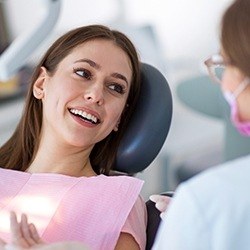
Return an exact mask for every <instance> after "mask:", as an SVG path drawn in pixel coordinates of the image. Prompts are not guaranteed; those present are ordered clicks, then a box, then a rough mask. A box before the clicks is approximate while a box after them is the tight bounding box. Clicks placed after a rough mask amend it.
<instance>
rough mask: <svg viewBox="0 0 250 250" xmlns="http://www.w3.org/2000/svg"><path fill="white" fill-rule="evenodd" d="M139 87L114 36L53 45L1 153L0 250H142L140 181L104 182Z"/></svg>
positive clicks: (80, 34) (131, 54) (96, 29)
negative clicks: (67, 248)
mask: <svg viewBox="0 0 250 250" xmlns="http://www.w3.org/2000/svg"><path fill="white" fill-rule="evenodd" d="M139 90H140V62H139V58H138V54H137V52H136V49H135V47H134V45H133V44H132V43H131V41H130V40H129V39H128V38H127V37H126V36H125V35H124V34H122V33H120V32H119V31H115V30H111V29H109V28H108V27H106V26H102V25H89V26H84V27H79V28H76V29H74V30H71V31H69V32H67V33H66V34H64V35H63V36H61V37H60V38H58V39H57V40H56V41H55V42H54V43H53V44H52V45H51V47H50V48H49V49H48V51H47V52H46V53H45V55H44V56H43V58H42V59H41V61H40V62H39V63H38V65H37V67H36V68H35V71H34V74H33V77H32V79H31V82H30V86H29V90H28V94H27V97H26V102H25V107H24V111H23V114H22V117H21V120H20V122H19V124H18V126H17V128H16V130H15V132H14V133H13V135H12V136H11V138H10V139H9V140H8V141H7V142H6V143H5V144H4V145H2V146H1V147H0V166H1V168H0V239H1V240H0V245H1V246H2V247H3V248H5V247H8V246H11V247H12V248H13V247H16V248H17V249H19V248H18V247H20V249H22V248H25V249H27V248H30V249H33V247H34V248H35V247H36V246H38V245H39V246H40V245H41V244H42V245H43V244H45V243H46V244H48V246H49V245H50V244H53V243H55V242H66V241H67V242H79V243H82V244H84V246H86V247H87V249H92V250H94V249H96V250H97V249H98V250H99V249H107V250H108V249H110V250H113V249H134V250H136V249H145V244H146V207H145V203H144V201H143V200H142V198H141V197H140V195H139V194H140V190H141V188H142V185H143V182H142V181H141V180H139V179H137V178H134V177H128V176H110V170H111V168H112V166H113V164H114V160H115V155H116V152H117V149H118V145H119V142H120V140H121V137H122V135H123V133H124V131H125V129H126V127H127V123H128V121H129V119H130V116H131V114H132V112H133V110H134V108H135V105H136V101H137V99H138V94H139ZM10 213H11V214H12V216H11V222H12V224H11V226H9V214H10ZM31 222H32V223H31ZM8 249H9V248H8ZM46 249H47V248H46ZM62 249H63V248H62ZM71 249H72V248H71ZM73 249H74V248H73Z"/></svg>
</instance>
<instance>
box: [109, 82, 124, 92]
mask: <svg viewBox="0 0 250 250" xmlns="http://www.w3.org/2000/svg"><path fill="white" fill-rule="evenodd" d="M109 89H111V90H113V91H116V92H117V93H119V94H123V93H124V92H125V91H124V87H123V86H122V85H121V84H118V83H114V84H111V85H109Z"/></svg>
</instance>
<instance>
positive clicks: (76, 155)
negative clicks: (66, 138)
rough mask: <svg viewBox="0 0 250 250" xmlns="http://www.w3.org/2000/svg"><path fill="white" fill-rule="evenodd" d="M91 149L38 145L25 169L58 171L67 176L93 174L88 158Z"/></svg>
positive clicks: (33, 171) (42, 171)
mask: <svg viewBox="0 0 250 250" xmlns="http://www.w3.org/2000/svg"><path fill="white" fill-rule="evenodd" d="M90 152H91V149H86V150H82V149H81V150H79V148H72V146H71V147H63V146H62V145H60V146H58V145H53V146H52V145H51V146H48V145H46V147H45V146H42V145H40V146H39V148H38V151H37V153H36V156H35V157H34V160H33V161H32V163H31V164H30V166H29V167H28V169H27V170H26V171H27V172H30V173H58V174H64V175H69V176H76V177H79V176H87V177H88V176H94V175H96V173H95V172H94V170H93V168H92V166H91V163H90V160H89V155H90Z"/></svg>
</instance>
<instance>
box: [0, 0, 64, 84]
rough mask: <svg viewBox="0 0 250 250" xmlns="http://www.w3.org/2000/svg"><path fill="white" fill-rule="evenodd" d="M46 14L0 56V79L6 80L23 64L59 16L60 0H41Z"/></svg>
mask: <svg viewBox="0 0 250 250" xmlns="http://www.w3.org/2000/svg"><path fill="white" fill-rule="evenodd" d="M41 2H42V3H43V4H44V5H45V6H46V15H45V17H44V18H43V20H42V21H41V22H40V23H39V25H37V27H35V28H34V29H32V30H30V31H28V32H26V33H24V34H22V35H20V36H18V37H17V38H16V39H15V40H14V41H13V42H12V43H11V44H10V46H9V47H8V48H7V49H6V50H5V51H4V52H3V53H2V55H1V56H0V81H7V80H8V79H10V78H11V77H12V76H13V75H15V74H16V73H17V72H18V70H19V69H20V68H21V67H22V66H23V65H24V64H25V62H26V60H27V59H28V57H29V56H30V55H31V54H32V53H33V51H34V50H35V49H36V48H37V47H38V45H39V44H40V43H41V42H42V41H43V40H44V39H45V38H46V36H47V35H48V34H49V33H50V32H51V30H52V28H53V27H54V26H55V24H56V21H57V19H58V17H59V13H60V7H61V0H43V1H41Z"/></svg>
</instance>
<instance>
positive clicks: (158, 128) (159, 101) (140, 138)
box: [114, 63, 172, 249]
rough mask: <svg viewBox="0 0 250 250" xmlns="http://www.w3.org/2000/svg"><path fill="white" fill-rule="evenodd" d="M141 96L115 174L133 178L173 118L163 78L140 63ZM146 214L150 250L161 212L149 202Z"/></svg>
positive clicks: (155, 149) (146, 163) (161, 141)
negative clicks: (128, 175)
mask: <svg viewBox="0 0 250 250" xmlns="http://www.w3.org/2000/svg"><path fill="white" fill-rule="evenodd" d="M141 66H142V67H141V79H142V86H141V93H140V97H139V100H138V103H137V107H136V110H135V111H134V114H133V117H132V119H131V121H130V123H129V125H128V128H127V130H126V134H125V135H124V137H123V138H122V141H121V143H120V146H119V149H118V153H117V157H116V164H115V168H114V169H115V170H116V171H119V172H123V173H127V174H132V175H133V174H135V173H138V172H141V171H143V170H144V169H146V168H147V167H148V166H149V165H150V163H151V162H152V161H153V160H154V159H155V158H156V156H157V155H158V153H159V151H160V150H161V148H162V146H163V144H164V142H165V139H166V137H167V134H168V132H169V128H170V124H171V118H172V96H171V91H170V88H169V85H168V82H167V80H166V79H165V77H164V76H163V75H162V74H161V73H160V71H158V70H157V69H156V68H154V67H152V66H151V65H148V64H145V63H142V65H141ZM146 206H147V212H148V224H147V246H146V249H151V247H152V245H153V242H154V238H155V235H156V232H157V229H158V225H159V223H160V216H159V214H160V212H159V211H158V210H157V209H156V208H155V206H154V203H153V202H151V201H147V202H146Z"/></svg>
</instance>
